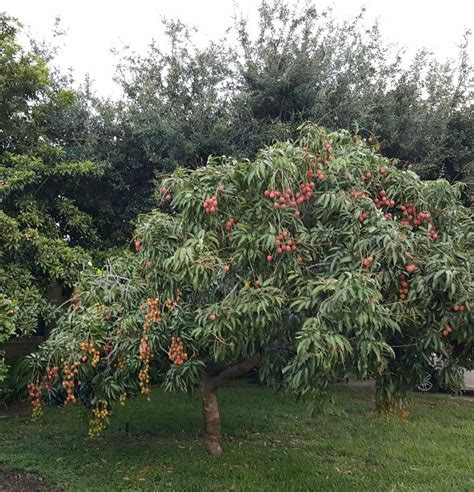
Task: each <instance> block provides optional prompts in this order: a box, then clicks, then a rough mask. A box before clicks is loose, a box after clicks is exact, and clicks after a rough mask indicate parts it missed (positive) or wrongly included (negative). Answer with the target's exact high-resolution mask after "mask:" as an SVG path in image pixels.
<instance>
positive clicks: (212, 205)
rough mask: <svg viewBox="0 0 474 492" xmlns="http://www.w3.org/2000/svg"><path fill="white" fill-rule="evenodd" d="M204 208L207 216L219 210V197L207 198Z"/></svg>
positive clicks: (203, 204)
mask: <svg viewBox="0 0 474 492" xmlns="http://www.w3.org/2000/svg"><path fill="white" fill-rule="evenodd" d="M202 207H203V208H204V212H205V213H206V214H212V213H213V212H215V211H216V210H217V197H216V196H215V195H214V196H211V198H206V199H205V200H204V202H203V203H202Z"/></svg>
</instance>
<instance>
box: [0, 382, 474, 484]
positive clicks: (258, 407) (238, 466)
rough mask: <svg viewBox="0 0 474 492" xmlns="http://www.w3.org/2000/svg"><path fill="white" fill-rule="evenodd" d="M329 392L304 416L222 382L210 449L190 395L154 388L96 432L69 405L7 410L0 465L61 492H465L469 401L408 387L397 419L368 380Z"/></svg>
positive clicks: (473, 479) (469, 467)
mask: <svg viewBox="0 0 474 492" xmlns="http://www.w3.org/2000/svg"><path fill="white" fill-rule="evenodd" d="M335 394H336V395H337V400H338V401H337V403H336V406H335V409H334V412H332V414H327V415H319V416H316V417H314V418H311V417H309V416H308V414H307V412H306V410H305V407H304V406H303V405H302V404H301V403H299V402H297V401H295V400H294V399H292V398H291V397H288V395H283V394H278V393H275V392H273V391H272V390H270V389H267V388H263V387H259V386H256V385H250V384H247V383H238V384H235V385H234V386H232V387H230V388H228V389H226V390H223V391H222V393H221V410H222V420H223V431H224V433H225V436H226V438H225V441H224V446H223V447H224V454H223V455H222V456H221V457H218V458H215V457H211V456H208V455H207V454H206V453H205V451H204V449H203V447H202V443H201V441H200V435H199V432H200V429H201V409H200V404H199V400H198V398H197V397H188V396H185V395H169V394H164V393H163V392H161V391H154V393H153V395H152V397H153V400H152V402H151V403H148V402H146V401H144V400H140V399H139V400H136V401H131V402H128V403H127V405H126V406H125V407H122V408H120V409H118V410H117V412H116V415H115V417H114V418H113V419H112V427H111V428H110V429H109V430H108V431H107V432H106V433H105V434H104V436H103V437H100V438H95V439H88V438H86V437H85V436H86V426H85V425H84V424H83V423H81V422H80V421H79V419H78V411H77V409H75V408H50V409H47V411H46V417H45V421H44V423H42V424H40V423H32V422H30V420H29V416H28V415H27V414H17V415H10V416H9V417H7V418H2V419H0V463H4V465H5V466H6V467H10V468H17V469H25V470H29V471H36V472H38V473H39V474H41V475H42V476H43V477H44V479H45V480H46V481H47V482H48V483H49V484H53V485H55V486H58V487H59V488H61V489H65V490H102V491H103V490H114V491H116V490H158V489H163V490H179V491H182V490H211V491H227V490H255V491H266V490H272V491H280V490H308V491H319V490H321V491H331V490H334V491H345V490H357V491H358V490H361V491H371V490H377V491H378V490H380V491H389V490H393V491H398V490H427V491H428V490H429V491H433V490H450V491H462V490H466V491H467V490H474V418H473V417H474V402H471V401H463V400H454V399H452V398H450V397H448V396H443V395H420V394H414V395H413V396H412V414H411V416H410V421H409V423H408V424H403V423H401V422H400V421H399V420H393V421H390V422H388V423H387V422H385V421H384V420H382V419H380V418H378V417H377V416H376V414H375V413H374V410H373V395H372V390H371V389H370V388H355V387H350V388H349V387H346V386H344V385H342V386H338V387H336V388H335ZM127 422H128V423H129V433H128V434H127V433H126V432H125V430H124V428H125V425H126V423H127Z"/></svg>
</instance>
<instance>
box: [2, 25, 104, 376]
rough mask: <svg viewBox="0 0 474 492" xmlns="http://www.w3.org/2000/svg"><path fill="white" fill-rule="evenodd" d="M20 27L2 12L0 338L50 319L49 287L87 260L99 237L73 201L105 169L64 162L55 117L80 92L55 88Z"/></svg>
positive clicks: (66, 281)
mask: <svg viewBox="0 0 474 492" xmlns="http://www.w3.org/2000/svg"><path fill="white" fill-rule="evenodd" d="M19 28H20V26H19V24H18V23H17V22H15V21H14V20H12V19H10V18H8V17H6V16H3V17H0V203H1V209H0V316H1V320H0V342H3V341H6V340H7V339H8V338H9V337H10V336H12V335H23V334H28V333H31V332H33V331H35V330H36V328H37V326H38V322H39V320H40V319H42V320H43V321H47V322H49V321H51V320H52V319H53V318H54V315H55V314H54V313H55V308H54V305H53V303H52V302H51V301H49V300H48V299H47V298H46V297H45V292H46V290H47V287H48V286H49V285H51V284H52V283H59V284H60V285H66V286H67V285H72V284H73V283H74V282H75V281H76V279H77V276H78V273H79V271H81V270H82V269H83V267H84V265H85V264H86V263H87V262H89V260H90V257H89V255H88V253H87V252H86V251H85V249H84V248H90V247H92V246H97V234H96V231H95V228H94V224H93V220H92V219H91V217H90V216H88V215H87V214H85V213H84V212H82V211H81V210H80V209H79V208H78V207H77V205H76V197H77V196H78V194H80V193H82V191H83V190H82V189H81V187H80V186H79V185H78V182H79V181H84V182H85V181H87V180H89V179H94V178H95V177H97V176H98V175H100V174H101V173H102V171H103V169H102V168H101V167H100V166H97V165H96V164H94V163H92V162H90V161H70V160H67V159H65V154H64V150H63V148H62V147H61V144H60V142H58V141H56V140H53V139H51V138H50V136H49V135H48V131H47V126H48V124H47V120H48V118H49V117H50V115H51V114H52V113H54V112H55V111H60V110H62V109H63V108H64V107H66V106H68V105H70V104H71V102H72V101H74V97H75V96H74V93H73V92H71V91H68V90H56V88H55V85H54V84H53V82H52V79H51V78H50V75H49V71H48V67H47V63H46V61H45V60H44V59H42V58H40V57H39V56H38V55H37V54H35V52H34V50H27V49H25V48H22V47H21V46H20V45H19V44H18V42H17V40H16V38H17V35H18V30H19ZM84 182H83V183H82V184H85V183H84ZM2 361H3V359H2ZM2 364H3V362H2ZM2 367H3V366H2ZM3 372H4V371H3Z"/></svg>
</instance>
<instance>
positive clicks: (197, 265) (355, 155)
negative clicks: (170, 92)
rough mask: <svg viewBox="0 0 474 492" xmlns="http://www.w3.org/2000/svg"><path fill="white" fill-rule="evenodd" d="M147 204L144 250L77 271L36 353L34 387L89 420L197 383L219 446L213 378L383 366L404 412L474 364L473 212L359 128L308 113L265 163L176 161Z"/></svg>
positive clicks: (141, 228) (390, 399)
mask: <svg viewBox="0 0 474 492" xmlns="http://www.w3.org/2000/svg"><path fill="white" fill-rule="evenodd" d="M158 196H159V199H160V208H159V209H156V210H154V211H152V212H151V213H149V214H147V215H145V216H143V217H142V218H141V220H140V222H139V225H138V228H137V230H136V234H135V237H134V250H135V252H134V253H129V254H128V255H125V256H121V257H118V258H116V259H114V260H111V261H110V262H108V263H107V264H106V266H105V268H104V270H103V271H102V272H101V273H100V274H91V273H87V274H85V275H83V276H82V278H81V281H80V282H79V284H78V285H77V287H76V291H75V294H74V296H73V304H72V306H71V311H70V312H69V313H68V314H67V315H65V316H64V317H63V318H62V320H61V323H60V324H59V326H58V327H57V328H56V329H55V330H54V332H53V334H52V336H51V338H50V339H49V341H48V342H47V343H46V344H45V345H44V346H43V347H42V349H41V352H40V353H39V354H38V355H37V356H35V357H33V359H32V360H33V362H34V366H35V379H34V380H33V382H32V383H31V385H30V397H31V399H32V402H33V405H34V407H35V413H36V414H39V413H41V399H42V398H43V397H51V394H53V395H54V396H55V398H57V399H59V400H60V401H65V403H68V402H75V401H76V400H82V401H83V402H84V403H85V404H86V405H87V406H88V407H90V408H92V412H93V417H92V419H91V427H90V433H91V435H94V434H95V433H96V432H98V431H100V430H102V429H103V428H104V426H105V422H106V420H107V418H108V415H109V413H110V404H111V402H112V401H113V400H121V401H122V402H124V401H125V399H126V398H128V397H130V396H133V395H135V394H136V393H137V392H142V393H144V394H149V392H150V384H151V383H152V382H155V381H156V382H161V383H162V385H163V386H164V388H165V389H167V390H179V391H191V390H194V389H199V390H200V391H201V395H202V401H203V413H204V424H205V430H206V445H207V449H208V450H209V452H211V453H212V454H219V453H220V452H221V451H222V450H221V446H220V415H219V408H218V400H217V393H218V390H219V389H220V388H221V387H222V386H223V385H225V384H227V383H228V382H229V381H230V380H232V379H233V378H235V377H238V376H240V375H243V374H245V373H246V372H248V371H249V370H251V369H253V368H255V367H258V369H259V374H260V377H261V379H262V380H263V381H265V382H267V383H269V384H272V385H274V386H275V387H278V388H282V389H287V390H290V391H292V392H293V393H295V394H297V395H299V396H313V397H315V398H316V399H319V398H321V397H322V396H323V395H324V394H325V393H326V392H327V391H328V390H329V385H330V383H332V382H334V381H335V380H336V378H338V377H357V378H369V377H374V378H376V379H377V405H378V407H379V409H380V410H381V411H388V412H391V411H395V410H397V409H398V410H401V411H402V416H403V417H404V418H406V417H407V415H408V411H407V409H406V402H405V398H404V397H405V394H406V392H407V391H408V390H409V389H411V388H412V387H413V385H415V384H417V383H418V382H419V380H420V378H421V376H422V375H423V374H424V371H425V370H426V369H427V368H428V367H429V364H430V361H431V357H432V354H433V353H436V354H439V355H440V356H441V357H442V358H443V360H444V361H445V362H446V365H444V367H443V369H442V374H443V376H442V377H443V379H444V385H445V386H446V387H448V388H456V387H459V385H460V384H461V380H462V369H461V368H460V366H464V367H472V363H473V341H474V333H473V330H472V327H473V326H474V325H473V322H472V321H473V319H472V312H471V306H470V304H469V303H470V302H471V301H472V294H473V283H472V265H473V262H472V259H473V258H472V240H473V237H474V234H473V222H472V214H471V213H470V211H469V210H468V209H466V208H464V207H463V206H462V205H461V204H460V203H459V197H460V192H459V187H458V186H451V185H449V183H448V182H447V181H445V180H438V181H432V182H423V181H421V180H420V179H419V177H418V176H417V175H416V174H414V173H413V172H411V171H407V170H405V169H403V168H400V167H398V165H397V162H396V161H393V160H390V159H387V158H385V157H383V156H381V155H379V154H377V153H376V152H374V149H373V146H371V145H369V144H368V143H367V142H366V141H364V140H363V139H361V137H360V136H359V135H356V136H354V137H353V136H352V135H351V134H350V133H349V132H347V131H338V132H333V133H327V132H326V131H325V130H324V129H322V128H320V127H314V126H309V125H307V126H304V127H303V128H302V129H301V134H300V137H299V140H298V141H296V142H292V141H286V142H280V143H276V144H275V145H274V146H271V147H269V148H266V149H264V150H262V151H260V152H259V153H258V155H257V158H256V160H255V161H253V162H250V161H248V160H246V161H240V162H239V161H234V160H232V159H224V160H223V161H217V160H210V162H209V163H208V165H207V166H206V167H201V168H198V169H196V170H190V169H184V168H179V169H177V170H176V171H175V173H174V174H173V175H172V176H171V177H170V178H168V179H166V180H165V181H164V182H163V183H162V184H161V186H160V188H159V192H158Z"/></svg>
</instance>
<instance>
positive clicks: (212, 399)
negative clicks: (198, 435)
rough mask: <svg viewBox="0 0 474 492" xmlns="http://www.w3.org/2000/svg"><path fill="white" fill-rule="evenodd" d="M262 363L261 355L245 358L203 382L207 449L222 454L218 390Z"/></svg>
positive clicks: (215, 453) (203, 411)
mask: <svg viewBox="0 0 474 492" xmlns="http://www.w3.org/2000/svg"><path fill="white" fill-rule="evenodd" d="M259 363H260V355H254V356H253V357H250V359H245V360H244V361H243V362H241V363H240V364H237V365H236V366H233V367H227V368H226V369H224V370H222V371H221V372H219V373H218V374H217V375H216V374H215V373H212V376H209V375H208V376H206V377H205V379H204V380H203V381H202V383H201V397H202V413H203V417H204V432H205V436H204V442H205V445H206V449H207V451H208V452H209V453H210V454H212V455H214V456H217V455H219V454H222V448H221V444H220V442H221V417H220V413H219V401H218V399H217V392H218V391H219V388H222V387H223V386H225V385H226V384H227V383H229V382H230V381H232V379H234V378H236V377H239V376H242V375H244V374H246V373H247V372H249V371H250V370H251V369H253V368H254V367H256V366H257V365H258V364H259Z"/></svg>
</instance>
